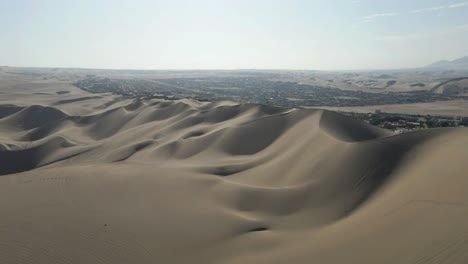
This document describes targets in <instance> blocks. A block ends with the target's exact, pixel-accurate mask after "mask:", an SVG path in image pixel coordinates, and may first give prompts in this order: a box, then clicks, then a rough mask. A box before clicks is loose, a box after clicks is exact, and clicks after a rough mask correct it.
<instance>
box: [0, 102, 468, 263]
mask: <svg viewBox="0 0 468 264" xmlns="http://www.w3.org/2000/svg"><path fill="white" fill-rule="evenodd" d="M71 100H74V99H71ZM88 100H101V98H95V99H93V98H87V99H86V100H85V99H82V100H81V99H79V98H78V100H76V101H70V102H66V103H63V101H62V103H61V104H55V106H51V105H54V104H53V103H51V104H44V105H29V106H27V105H14V104H10V105H1V106H0V175H2V176H0V209H1V215H0V230H1V231H0V234H1V238H0V259H2V263H466V261H467V260H468V243H467V241H468V236H467V234H468V221H467V220H468V192H467V191H466V186H468V174H467V171H468V164H467V163H466V159H467V157H468V148H467V147H466V146H468V130H466V129H464V128H457V129H455V128H451V129H449V128H448V129H431V130H424V131H418V132H413V133H407V134H400V135H396V136H395V135H393V134H391V133H390V132H388V131H386V130H382V129H380V128H377V127H373V126H370V125H368V124H366V123H363V122H360V121H357V120H354V119H350V118H348V117H345V116H342V115H339V114H336V113H333V112H329V111H325V110H290V109H283V108H277V107H269V106H263V105H255V104H235V103H232V102H218V103H207V102H198V101H192V100H188V99H185V100H179V101H157V100H144V99H138V100H133V101H128V102H127V101H126V102H123V103H118V104H107V105H106V107H103V108H99V107H95V108H94V110H93V111H91V110H89V109H87V110H86V111H76V110H75V109H74V108H69V109H71V110H72V111H67V108H56V107H58V106H59V105H67V104H73V103H76V102H84V101H88ZM77 113H78V114H77Z"/></svg>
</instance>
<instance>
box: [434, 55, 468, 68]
mask: <svg viewBox="0 0 468 264" xmlns="http://www.w3.org/2000/svg"><path fill="white" fill-rule="evenodd" d="M426 67H428V68H434V69H444V70H468V56H465V57H462V58H459V59H456V60H452V61H448V60H441V61H436V62H434V63H432V64H430V65H428V66H426Z"/></svg>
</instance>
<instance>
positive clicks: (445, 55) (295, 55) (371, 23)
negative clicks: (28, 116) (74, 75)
mask: <svg viewBox="0 0 468 264" xmlns="http://www.w3.org/2000/svg"><path fill="white" fill-rule="evenodd" d="M0 10H1V11H0V14H1V16H0V22H1V23H2V24H3V25H4V27H2V29H0V33H1V34H2V36H3V39H2V41H1V42H0V50H1V51H0V65H6V66H17V67H53V68H55V67H64V68H90V69H141V70H205V69H206V70H217V69H219V70H230V69H265V70H268V69H272V70H280V69H285V70H288V69H291V70H383V69H406V68H416V67H421V66H425V65H427V64H430V63H433V62H435V61H438V60H453V59H457V58H459V57H463V56H466V55H468V16H467V14H468V2H466V1H422V0H417V1H411V2H405V1H401V0H399V1H393V2H388V1H365V0H362V1H352V0H349V1H333V2H331V1H305V0H301V1H256V2H255V3H251V2H248V1H207V0H204V1H197V2H196V3H193V2H191V1H171V2H168V1H124V0H117V1H109V0H106V1H99V2H97V3H95V2H93V1H80V2H73V3H72V2H62V1H58V0H49V1H43V2H40V3H39V2H36V1H15V2H11V1H8V2H6V1H3V2H0Z"/></svg>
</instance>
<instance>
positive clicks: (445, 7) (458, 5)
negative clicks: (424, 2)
mask: <svg viewBox="0 0 468 264" xmlns="http://www.w3.org/2000/svg"><path fill="white" fill-rule="evenodd" d="M467 6H468V2H461V3H455V4H451V5H443V6H432V7H426V8H421V9H416V10H412V11H411V13H422V12H433V11H437V10H442V9H452V8H461V7H467Z"/></svg>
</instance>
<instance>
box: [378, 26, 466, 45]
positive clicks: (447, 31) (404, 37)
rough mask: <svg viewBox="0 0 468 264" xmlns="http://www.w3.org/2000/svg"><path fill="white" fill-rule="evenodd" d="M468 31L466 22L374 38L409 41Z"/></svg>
mask: <svg viewBox="0 0 468 264" xmlns="http://www.w3.org/2000/svg"><path fill="white" fill-rule="evenodd" d="M466 31H468V24H464V25H460V26H456V27H453V28H449V29H445V30H437V31H430V32H423V33H414V34H403V35H384V36H380V37H377V38H376V40H379V41H397V42H398V41H410V40H416V39H424V38H434V37H440V36H445V35H450V34H455V33H460V32H466Z"/></svg>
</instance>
